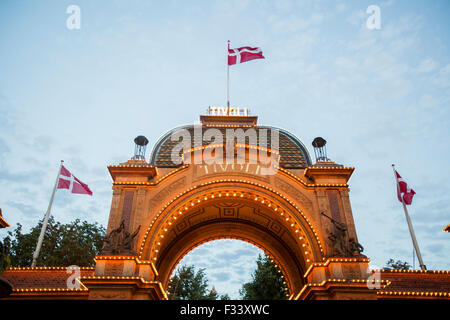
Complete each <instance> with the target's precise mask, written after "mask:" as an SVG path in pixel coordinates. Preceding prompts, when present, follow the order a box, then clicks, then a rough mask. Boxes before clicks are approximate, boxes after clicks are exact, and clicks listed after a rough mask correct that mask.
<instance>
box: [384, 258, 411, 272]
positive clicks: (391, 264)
mask: <svg viewBox="0 0 450 320" xmlns="http://www.w3.org/2000/svg"><path fill="white" fill-rule="evenodd" d="M386 268H388V269H400V270H409V268H411V265H410V264H409V263H408V262H406V261H401V260H397V261H394V259H389V260H388V262H387V263H386Z"/></svg>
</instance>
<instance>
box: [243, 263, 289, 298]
mask: <svg viewBox="0 0 450 320" xmlns="http://www.w3.org/2000/svg"><path fill="white" fill-rule="evenodd" d="M256 265H257V267H256V270H255V271H254V272H253V274H252V278H253V281H251V282H247V283H245V284H243V285H242V289H240V290H239V294H240V295H241V298H242V299H243V300H282V299H286V289H285V285H284V284H283V282H284V279H283V278H282V277H281V276H282V274H281V273H280V272H279V271H278V268H277V267H276V266H275V263H274V262H273V261H272V260H271V258H270V257H269V256H267V255H264V257H262V256H261V255H259V256H258V260H257V261H256Z"/></svg>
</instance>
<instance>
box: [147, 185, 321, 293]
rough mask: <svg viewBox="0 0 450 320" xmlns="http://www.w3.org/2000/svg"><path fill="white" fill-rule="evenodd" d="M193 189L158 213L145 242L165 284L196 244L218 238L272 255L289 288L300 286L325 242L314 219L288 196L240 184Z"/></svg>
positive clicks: (161, 280) (149, 255) (294, 290)
mask: <svg viewBox="0 0 450 320" xmlns="http://www.w3.org/2000/svg"><path fill="white" fill-rule="evenodd" d="M192 189H195V188H191V189H190V190H188V192H186V193H185V194H181V195H180V196H179V197H178V198H177V199H175V200H174V201H172V202H171V203H170V204H169V205H167V206H166V207H165V209H164V210H162V211H161V212H160V214H159V215H158V216H156V217H155V218H154V220H153V221H152V222H151V223H150V226H149V228H148V229H147V233H146V234H145V235H144V237H143V240H142V242H141V251H140V257H141V258H143V259H148V260H151V261H153V263H154V264H155V266H156V269H157V270H158V274H159V275H158V279H157V280H158V281H160V282H161V284H162V286H163V288H167V285H168V281H169V278H170V275H171V274H172V272H173V270H174V269H175V267H176V265H177V264H178V263H179V261H180V260H181V259H182V258H183V257H184V256H185V255H186V254H187V253H189V252H190V251H191V250H192V249H193V248H195V247H197V246H199V245H201V244H203V243H206V242H209V241H213V240H217V239H237V240H242V241H246V242H249V243H252V244H254V245H255V246H257V247H259V248H261V249H263V250H264V252H266V253H267V254H268V255H269V256H271V257H273V260H274V261H275V263H276V264H277V265H279V266H280V270H281V272H282V273H283V275H284V277H285V279H286V282H287V287H288V291H289V292H290V293H293V292H298V291H299V290H301V288H302V287H303V286H304V284H305V281H304V279H303V275H304V273H305V271H306V270H307V268H308V266H309V265H310V264H311V263H312V262H314V261H320V260H321V258H322V256H321V247H320V242H319V241H318V238H317V235H316V234H315V232H314V230H313V229H312V226H311V224H310V222H309V221H307V220H305V218H304V215H302V213H301V212H298V211H296V208H294V207H292V206H291V205H290V204H289V202H288V201H287V199H286V200H284V199H283V196H282V195H279V196H276V195H273V194H271V193H270V192H268V190H262V189H261V188H258V186H252V187H250V188H249V186H246V187H245V188H243V187H239V186H238V185H236V183H233V184H229V185H227V184H224V183H219V184H217V183H216V184H214V185H213V184H211V185H208V184H204V185H202V186H201V187H200V188H198V189H197V190H195V191H193V190H192ZM297 209H298V208H297ZM147 237H148V239H147Z"/></svg>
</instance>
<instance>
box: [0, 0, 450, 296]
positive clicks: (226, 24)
mask: <svg viewBox="0 0 450 320" xmlns="http://www.w3.org/2000/svg"><path fill="white" fill-rule="evenodd" d="M70 5H77V6H78V7H79V8H80V12H81V20H80V28H79V29H69V28H68V27H67V20H68V18H69V17H70V14H68V13H67V12H66V10H67V8H68V7H69V6H70ZM370 5H377V6H378V7H379V8H380V12H381V25H380V29H369V28H368V27H367V23H366V22H367V20H368V19H370V16H371V13H367V12H366V10H367V8H368V7H369V6H370ZM449 12H450V3H449V2H448V1H438V0H436V1H433V2H432V4H431V2H427V1H406V0H405V1H395V0H393V1H379V2H376V1H373V0H371V1H342V2H339V1H300V0H296V1H288V0H283V1H243V0H239V1H189V2H187V1H124V0H123V1H81V0H71V1H62V0H59V1H44V0H42V1H31V0H30V1H8V0H3V1H1V3H0V128H1V129H0V207H1V208H2V210H3V215H4V217H5V218H6V220H7V221H8V222H9V223H10V224H11V226H12V227H11V228H10V230H11V229H13V228H14V227H15V225H16V223H21V224H22V225H23V226H24V227H25V229H29V228H30V227H31V226H34V225H35V224H36V223H37V222H38V220H39V219H42V217H43V215H44V213H45V210H46V208H47V205H48V201H49V198H50V194H51V190H52V187H53V183H54V181H55V177H56V173H57V169H58V164H59V161H60V160H61V159H64V160H65V163H66V166H67V168H68V169H69V170H71V171H72V172H73V173H74V174H75V175H76V176H77V177H78V178H80V179H81V180H82V181H84V182H86V183H88V184H89V186H90V187H91V189H92V190H93V192H94V196H93V197H88V196H82V195H78V196H77V195H69V194H67V193H65V192H64V191H58V193H57V195H56V199H55V204H54V207H53V212H52V213H53V215H54V216H55V218H56V220H59V221H61V222H70V221H72V220H74V219H76V218H79V219H82V220H87V221H89V222H99V223H100V224H102V225H104V226H106V224H107V219H108V214H109V207H110V201H111V178H110V176H109V174H108V171H107V168H106V166H107V165H108V164H118V163H120V162H124V161H126V160H128V159H129V158H130V157H131V156H132V155H133V150H134V145H133V139H134V137H136V136H137V135H140V134H143V135H145V136H146V137H147V138H148V139H149V140H150V145H152V144H153V143H154V142H155V141H156V140H157V139H158V138H159V137H160V135H162V134H163V133H165V132H166V131H167V130H169V129H171V128H172V127H175V126H178V125H181V124H187V123H194V122H197V121H198V116H199V115H200V114H202V113H204V112H205V110H206V108H207V107H208V106H209V105H215V106H224V105H225V103H226V46H227V40H231V45H232V47H239V46H247V45H249V46H258V47H261V48H262V49H263V52H264V55H265V57H266V59H265V60H255V61H251V62H248V63H244V64H241V65H237V66H233V67H232V68H231V71H230V73H231V74H230V77H231V87H230V91H231V104H232V105H235V106H241V107H248V108H250V110H251V111H252V114H254V115H258V116H259V123H260V124H264V125H273V126H278V127H281V128H285V129H287V130H289V131H291V132H292V133H294V134H295V135H296V136H298V137H299V138H300V139H301V140H302V141H303V142H304V143H305V144H306V145H307V146H308V147H309V148H310V153H313V152H312V148H311V141H312V140H313V139H314V137H317V136H322V137H324V138H325V139H326V140H327V141H328V144H327V150H328V156H329V157H330V158H331V159H332V160H334V161H336V162H337V163H340V164H344V165H346V166H354V167H355V168H356V169H355V172H354V174H353V176H352V178H351V179H350V182H349V183H350V188H351V192H350V197H351V198H350V199H351V202H352V208H353V214H354V219H355V223H356V227H357V232H358V237H359V242H360V243H361V244H362V245H363V246H364V248H365V251H364V253H365V254H366V255H367V256H369V257H370V258H371V261H372V265H373V266H378V267H382V266H384V265H385V264H386V261H387V260H388V259H389V258H395V259H401V260H404V261H408V262H409V263H410V264H412V263H413V258H412V242H411V238H410V235H409V232H408V228H407V225H406V221H405V217H404V213H403V209H402V206H401V204H400V203H399V202H398V201H397V200H396V197H395V190H396V189H395V182H394V177H393V172H392V168H391V164H392V163H395V164H396V166H397V169H398V170H399V172H400V174H401V175H402V176H403V177H404V178H405V179H406V180H407V181H408V183H409V184H410V185H411V186H412V187H413V189H414V190H415V191H416V193H417V194H416V196H415V198H414V201H413V205H412V206H410V208H409V209H410V215H411V219H412V222H413V225H414V228H415V231H416V235H417V239H418V242H419V246H420V249H421V251H422V256H423V259H424V262H425V264H426V265H427V267H428V268H429V269H450V234H449V233H445V232H443V231H442V230H443V228H444V227H445V226H446V225H447V224H449V223H450V184H449V183H448V181H449V180H450V170H449V169H448V164H447V162H448V158H449V155H450V152H449V147H448V145H447V139H448V138H449V137H450V135H449V133H450V129H449V128H450V123H449V120H450V115H449V102H450V101H449V100H450V41H449V40H450V39H449V36H450V22H449V21H450V20H449V19H448V13H449ZM149 149H151V147H150V148H149ZM149 151H150V150H148V152H147V157H148V156H149ZM5 235H6V230H2V231H0V238H3V236H5ZM222 242H223V243H224V244H223V246H220V248H221V250H217V248H218V247H219V246H218V245H217V244H214V243H210V244H206V245H204V246H203V247H199V248H197V249H195V250H194V251H192V252H191V253H190V254H189V255H188V256H186V258H185V260H184V261H185V262H187V263H195V264H196V265H198V266H201V267H206V268H207V274H208V278H209V279H210V283H211V284H214V285H215V287H216V289H218V291H219V293H225V292H228V293H229V294H230V295H231V296H232V297H236V296H237V290H238V289H239V287H240V285H241V284H242V283H243V282H244V281H248V279H249V275H250V272H251V270H252V268H253V267H254V265H255V263H254V261H255V259H256V256H257V254H258V250H256V249H254V247H251V246H250V245H248V244H240V242H237V241H231V240H222ZM223 261H229V266H228V267H226V268H224V267H219V265H220V263H222V264H223ZM415 266H416V268H418V263H417V260H416V262H415ZM240 268H242V269H243V271H242V270H240Z"/></svg>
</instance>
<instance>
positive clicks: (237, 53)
mask: <svg viewBox="0 0 450 320" xmlns="http://www.w3.org/2000/svg"><path fill="white" fill-rule="evenodd" d="M254 59H265V58H264V56H263V53H262V50H261V48H252V47H241V48H237V49H230V46H229V45H228V65H229V66H231V65H233V64H237V63H242V62H247V61H250V60H254Z"/></svg>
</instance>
